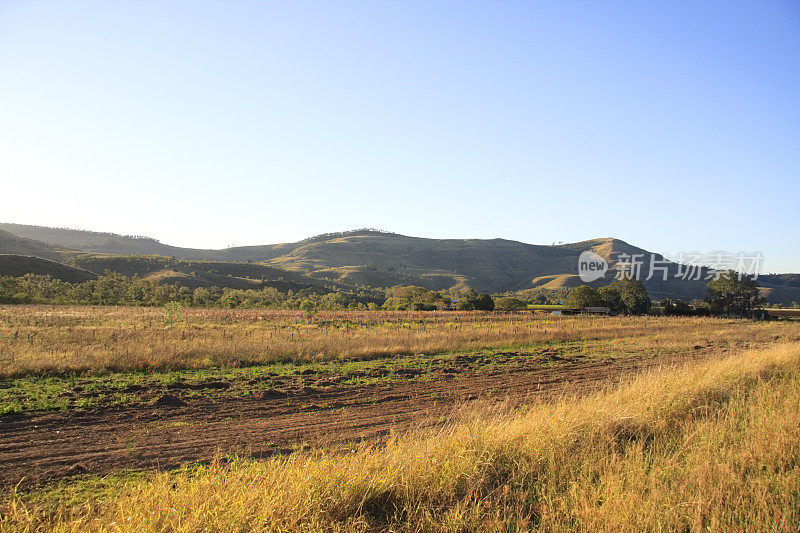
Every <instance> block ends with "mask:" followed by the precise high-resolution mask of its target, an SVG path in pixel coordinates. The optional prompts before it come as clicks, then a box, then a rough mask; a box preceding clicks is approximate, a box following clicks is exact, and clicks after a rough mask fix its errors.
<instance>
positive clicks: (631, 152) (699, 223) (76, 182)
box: [0, 0, 800, 272]
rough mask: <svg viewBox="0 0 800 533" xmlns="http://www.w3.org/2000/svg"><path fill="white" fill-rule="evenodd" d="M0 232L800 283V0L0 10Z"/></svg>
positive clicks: (31, 5) (48, 5)
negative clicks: (588, 246) (746, 266)
mask: <svg viewBox="0 0 800 533" xmlns="http://www.w3.org/2000/svg"><path fill="white" fill-rule="evenodd" d="M0 182H1V184H2V188H1V189H0V190H1V191H2V201H1V202H0V221H2V222H19V223H28V224H39V225H53V226H66V227H78V228H85V229H95V230H103V231H113V232H117V233H124V234H146V235H150V236H153V237H156V238H158V239H160V240H161V241H162V242H166V243H169V244H175V245H183V246H197V247H223V246H227V245H230V244H238V245H244V244H265V243H272V242H286V241H293V240H297V239H300V238H303V237H307V236H310V235H314V234H318V233H323V232H329V231H337V230H344V229H352V228H359V227H377V228H383V229H387V230H391V231H394V232H397V233H403V234H408V235H417V236H426V237H475V238H492V237H504V238H509V239H516V240H521V241H525V242H531V243H538V244H549V243H551V242H554V241H577V240H584V239H589V238H595V237H608V236H614V237H618V238H621V239H623V240H626V241H628V242H630V243H631V244H635V245H638V246H641V247H643V248H647V249H649V250H654V251H658V252H662V253H670V254H676V253H678V252H680V251H690V250H697V251H704V252H711V251H716V250H727V251H731V252H739V251H760V252H762V253H763V254H764V257H765V264H764V270H765V271H772V272H776V271H794V272H800V205H799V204H800V2H780V1H776V2H768V1H748V2H741V3H737V2H727V1H726V2H723V1H715V2H686V3H681V2H645V1H642V2H632V1H631V2H620V3H614V2H577V1H570V2H532V1H531V2H502V1H485V2H466V1H459V2H412V1H404V2H399V1H398V2H376V1H371V2H349V1H348V2H336V1H333V0H327V1H323V2H296V1H293V2H227V1H218V2H197V1H192V2H179V1H167V2H165V1H160V0H159V1H154V2H144V1H137V2H107V1H105V0H103V1H98V2H80V1H78V2H62V1H58V2H46V1H27V0H26V1H18V2H14V1H2V2H0Z"/></svg>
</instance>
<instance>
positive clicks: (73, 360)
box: [0, 306, 800, 377]
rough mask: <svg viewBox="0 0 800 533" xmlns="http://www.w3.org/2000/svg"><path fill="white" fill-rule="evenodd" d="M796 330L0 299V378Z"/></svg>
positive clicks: (628, 344)
mask: <svg viewBox="0 0 800 533" xmlns="http://www.w3.org/2000/svg"><path fill="white" fill-rule="evenodd" d="M728 334H730V335H732V337H733V338H735V339H738V340H737V342H740V343H742V344H746V343H750V342H752V343H759V342H762V343H763V342H767V341H769V342H771V341H772V340H774V338H776V337H777V338H788V339H792V338H798V337H800V333H798V332H797V330H796V328H794V327H792V326H790V325H787V324H785V323H769V324H755V323H751V322H748V321H741V320H739V321H733V320H719V319H710V318H667V317H559V318H555V317H549V316H548V315H533V314H531V313H519V314H490V313H480V312H382V311H376V312H329V313H321V314H320V315H319V316H317V317H316V318H315V319H314V320H311V321H308V320H306V319H305V318H303V316H302V314H300V313H299V312H292V311H266V310H222V309H186V310H183V311H182V313H181V317H180V321H179V322H178V323H177V324H172V323H167V322H166V320H165V311H164V310H163V309H159V308H136V307H90V306H0V377H11V376H16V375H26V374H31V373H60V372H74V371H89V372H99V371H124V370H153V369H162V370H163V369H172V370H180V369H189V368H204V367H212V366H236V365H243V364H245V365H246V364H263V363H271V362H281V361H283V362H296V361H303V362H312V361H326V360H328V361H332V360H334V361H335V360H342V359H368V358H372V357H390V356H396V355H408V354H417V353H426V354H431V353H443V352H451V351H454V350H475V349H481V348H493V347H506V346H512V345H522V344H532V343H548V342H562V341H580V340H586V341H592V340H601V339H608V340H611V341H614V342H616V340H617V339H625V341H624V342H619V343H618V348H619V351H620V352H621V353H626V352H638V351H641V350H642V349H646V350H656V351H663V350H670V349H673V348H675V347H676V346H682V347H684V348H685V346H686V345H687V344H692V343H701V344H704V343H707V342H708V341H709V340H713V341H714V342H725V339H726V336H727V335H728Z"/></svg>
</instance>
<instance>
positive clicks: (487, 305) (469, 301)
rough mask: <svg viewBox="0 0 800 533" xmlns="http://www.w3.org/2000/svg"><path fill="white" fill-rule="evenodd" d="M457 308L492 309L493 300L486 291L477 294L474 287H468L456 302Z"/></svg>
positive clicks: (468, 309)
mask: <svg viewBox="0 0 800 533" xmlns="http://www.w3.org/2000/svg"><path fill="white" fill-rule="evenodd" d="M458 308H459V309H461V310H463V311H471V310H473V309H474V310H477V311H493V310H494V300H492V297H491V296H489V295H488V294H486V293H480V294H478V293H477V292H475V289H469V290H468V291H467V293H466V294H465V295H464V296H463V297H462V298H461V300H460V301H459V302H458Z"/></svg>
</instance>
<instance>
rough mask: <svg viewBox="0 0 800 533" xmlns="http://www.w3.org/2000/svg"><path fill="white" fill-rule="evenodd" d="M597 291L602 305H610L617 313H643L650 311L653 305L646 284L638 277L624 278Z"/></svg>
mask: <svg viewBox="0 0 800 533" xmlns="http://www.w3.org/2000/svg"><path fill="white" fill-rule="evenodd" d="M597 292H598V294H599V295H600V297H601V298H602V300H603V303H602V304H600V305H605V306H606V307H610V308H611V310H612V311H613V312H615V313H623V314H626V315H642V314H645V313H647V312H648V311H650V306H651V305H652V301H651V300H650V297H649V296H648V295H647V290H646V289H645V288H644V284H643V283H642V282H641V281H639V280H638V279H632V278H623V279H621V280H617V281H614V282H612V283H609V284H608V285H606V286H605V287H600V289H599V290H598V291H597Z"/></svg>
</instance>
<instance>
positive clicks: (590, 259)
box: [578, 250, 608, 283]
mask: <svg viewBox="0 0 800 533" xmlns="http://www.w3.org/2000/svg"><path fill="white" fill-rule="evenodd" d="M607 270H608V262H607V261H606V260H605V259H603V258H602V257H601V256H600V255H598V254H596V253H594V252H592V251H589V250H586V251H584V252H581V255H580V257H579V258H578V275H579V276H580V278H581V281H583V282H584V283H589V282H591V281H594V280H596V279H600V278H602V277H603V276H605V275H606V271H607Z"/></svg>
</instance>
